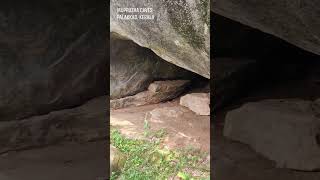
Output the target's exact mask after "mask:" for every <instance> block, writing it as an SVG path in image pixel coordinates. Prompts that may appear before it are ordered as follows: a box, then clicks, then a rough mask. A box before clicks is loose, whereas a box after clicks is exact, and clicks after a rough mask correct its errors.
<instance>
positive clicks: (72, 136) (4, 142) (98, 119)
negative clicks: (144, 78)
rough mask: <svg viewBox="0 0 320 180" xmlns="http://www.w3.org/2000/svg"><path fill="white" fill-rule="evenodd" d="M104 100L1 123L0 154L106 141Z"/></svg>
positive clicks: (100, 99) (95, 100)
mask: <svg viewBox="0 0 320 180" xmlns="http://www.w3.org/2000/svg"><path fill="white" fill-rule="evenodd" d="M106 101H107V97H106V96H102V97H99V98H95V99H93V100H91V101H89V102H87V103H86V104H84V105H82V106H79V107H76V108H73V109H65V110H61V111H54V112H51V113H49V114H47V115H42V116H35V117H31V118H28V119H23V120H19V121H7V122H0V153H1V152H6V151H8V150H17V149H25V148H30V147H38V146H44V145H49V144H53V143H56V142H59V141H79V142H87V141H95V140H100V139H104V138H106V137H107V132H106V125H107V119H106V109H107V107H106V106H107V103H106Z"/></svg>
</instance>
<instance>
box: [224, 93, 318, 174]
mask: <svg viewBox="0 0 320 180" xmlns="http://www.w3.org/2000/svg"><path fill="white" fill-rule="evenodd" d="M319 134H320V118H319V104H318V102H312V101H304V100H298V99H282V100H264V101H261V102H253V103H247V104H245V105H243V106H242V107H240V108H239V109H235V110H233V111H230V112H229V113H228V114H227V116H226V122H225V126H224V136H226V137H228V138H230V139H232V140H235V141H239V142H242V143H245V144H248V145H250V146H251V147H252V148H253V149H254V150H255V151H257V152H259V153H261V154H262V155H264V156H265V157H267V158H268V159H270V160H273V161H275V162H276V164H277V166H278V167H281V168H290V169H296V170H303V171H313V170H319V168H320V139H319Z"/></svg>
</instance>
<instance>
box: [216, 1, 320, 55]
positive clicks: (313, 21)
mask: <svg viewBox="0 0 320 180" xmlns="http://www.w3.org/2000/svg"><path fill="white" fill-rule="evenodd" d="M211 9H212V11H213V12H215V13H217V14H219V15H222V16H225V17H227V18H230V19H233V20H235V21H238V22H241V23H243V24H245V25H248V26H251V27H253V28H256V29H259V30H261V31H263V32H266V33H269V34H272V35H274V36H277V37H279V38H281V39H283V40H285V41H287V42H289V43H291V44H294V45H296V46H298V47H300V48H302V49H304V50H307V51H310V52H313V53H315V54H318V55H320V38H319V37H320V21H319V18H320V5H319V2H318V0H304V1H298V0H295V1H287V0H268V1H265V0H247V1H239V0H214V1H213V2H212V3H211Z"/></svg>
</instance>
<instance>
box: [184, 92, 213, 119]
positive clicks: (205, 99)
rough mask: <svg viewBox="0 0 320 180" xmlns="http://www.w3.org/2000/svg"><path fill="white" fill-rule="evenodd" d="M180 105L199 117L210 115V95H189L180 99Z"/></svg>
mask: <svg viewBox="0 0 320 180" xmlns="http://www.w3.org/2000/svg"><path fill="white" fill-rule="evenodd" d="M180 105H181V106H185V107H187V108H189V109H190V110H191V111H193V112H195V113H196V114H198V115H201V116H209V115H210V94H209V93H191V94H187V95H185V96H183V97H181V98H180Z"/></svg>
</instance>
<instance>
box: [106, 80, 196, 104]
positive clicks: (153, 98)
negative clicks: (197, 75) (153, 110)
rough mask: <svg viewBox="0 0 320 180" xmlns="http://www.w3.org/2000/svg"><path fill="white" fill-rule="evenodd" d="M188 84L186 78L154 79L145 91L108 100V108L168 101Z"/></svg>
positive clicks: (181, 91)
mask: <svg viewBox="0 0 320 180" xmlns="http://www.w3.org/2000/svg"><path fill="white" fill-rule="evenodd" d="M189 85H190V81H188V80H168V81H155V82H153V83H151V84H150V85H149V87H148V90H147V91H143V92H140V93H138V94H136V95H134V96H127V97H124V98H120V99H114V100H110V108H112V109H119V108H125V107H132V106H142V105H147V104H156V103H160V102H163V101H169V100H172V99H174V98H176V97H177V96H179V95H180V94H181V93H183V91H185V90H186V88H187V87H188V86H189Z"/></svg>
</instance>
